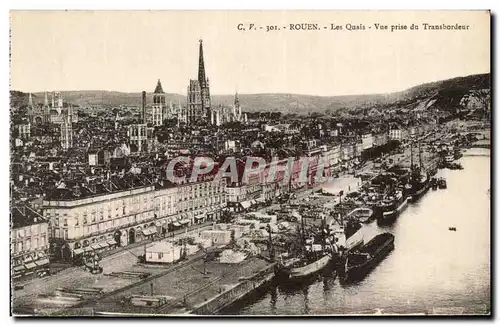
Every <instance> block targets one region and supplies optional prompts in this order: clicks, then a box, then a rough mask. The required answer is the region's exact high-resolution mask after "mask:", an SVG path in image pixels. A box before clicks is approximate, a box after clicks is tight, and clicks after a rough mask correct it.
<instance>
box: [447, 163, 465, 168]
mask: <svg viewBox="0 0 500 326" xmlns="http://www.w3.org/2000/svg"><path fill="white" fill-rule="evenodd" d="M446 168H448V169H450V170H463V169H464V168H463V166H462V164H460V163H449V164H446Z"/></svg>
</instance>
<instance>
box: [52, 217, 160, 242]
mask: <svg viewBox="0 0 500 326" xmlns="http://www.w3.org/2000/svg"><path fill="white" fill-rule="evenodd" d="M153 216H154V215H153V214H151V213H143V214H137V215H130V216H128V217H125V218H120V219H113V220H112V221H108V222H104V223H97V224H93V225H90V226H82V227H80V226H74V227H73V228H69V229H62V230H61V229H54V237H55V238H63V239H75V238H80V237H85V236H88V235H90V234H94V233H102V232H107V231H109V230H112V229H115V228H117V227H120V226H122V225H126V224H135V223H140V222H142V221H145V220H149V219H151V218H152V217H153Z"/></svg>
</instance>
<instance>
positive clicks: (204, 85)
mask: <svg viewBox="0 0 500 326" xmlns="http://www.w3.org/2000/svg"><path fill="white" fill-rule="evenodd" d="M198 82H199V83H200V88H201V101H202V108H203V112H202V115H203V116H204V117H209V116H210V107H211V103H210V84H209V81H208V78H207V77H206V74H205V60H204V58H203V40H200V53H199V58H198Z"/></svg>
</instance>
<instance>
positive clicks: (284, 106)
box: [10, 74, 490, 114]
mask: <svg viewBox="0 0 500 326" xmlns="http://www.w3.org/2000/svg"><path fill="white" fill-rule="evenodd" d="M479 89H490V74H479V75H471V76H466V77H457V78H453V79H447V80H443V81H438V82H432V83H426V84H422V85H419V86H415V87H412V88H410V89H408V90H405V91H403V92H397V93H390V94H373V95H349V96H313V95H298V94H239V95H238V97H239V100H240V103H241V106H242V108H243V110H244V111H248V112H255V111H271V112H276V111H279V112H282V113H284V114H285V113H296V114H308V113H312V112H321V113H333V112H336V111H337V110H339V109H352V108H369V107H379V108H380V107H384V106H387V105H389V106H390V105H394V104H400V103H401V104H402V105H404V106H408V105H409V104H411V105H409V108H410V109H412V108H416V107H418V106H419V105H421V104H422V103H424V104H425V103H431V102H432V105H435V106H439V107H447V106H450V105H452V106H453V105H458V103H460V101H461V99H462V98H463V97H464V96H465V95H466V94H467V93H468V92H469V91H471V90H479ZM61 93H62V95H63V98H64V101H65V102H67V103H72V104H74V105H78V106H80V107H82V108H85V107H89V106H97V107H103V108H112V107H119V106H127V107H131V106H132V107H133V106H136V107H140V106H141V93H140V92H137V93H122V92H112V91H66V92H61ZM10 94H11V107H19V106H22V105H26V104H27V103H28V94H27V93H23V92H19V91H11V93H10ZM147 96H148V103H150V102H151V98H152V93H148V95H147ZM43 99H44V93H34V94H33V101H34V102H35V103H42V102H43ZM233 100H234V95H213V96H212V104H213V105H219V104H222V105H224V106H230V105H232V103H233ZM166 101H167V103H169V102H170V101H172V103H173V104H177V103H178V102H180V103H181V104H182V105H185V101H186V96H184V95H181V94H168V93H167V94H166Z"/></svg>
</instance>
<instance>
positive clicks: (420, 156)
mask: <svg viewBox="0 0 500 326" xmlns="http://www.w3.org/2000/svg"><path fill="white" fill-rule="evenodd" d="M418 164H419V167H420V170H422V169H423V164H422V148H421V147H420V142H418Z"/></svg>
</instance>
